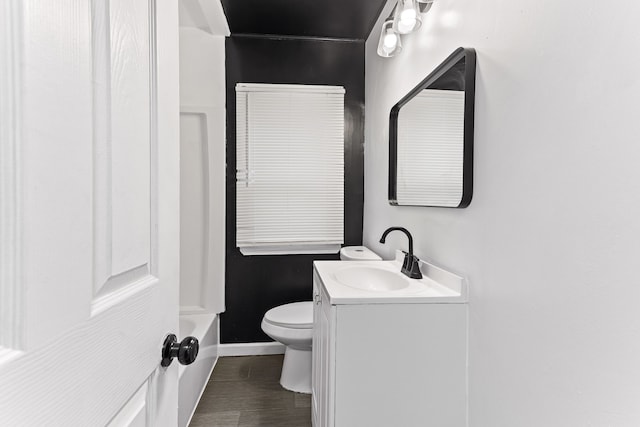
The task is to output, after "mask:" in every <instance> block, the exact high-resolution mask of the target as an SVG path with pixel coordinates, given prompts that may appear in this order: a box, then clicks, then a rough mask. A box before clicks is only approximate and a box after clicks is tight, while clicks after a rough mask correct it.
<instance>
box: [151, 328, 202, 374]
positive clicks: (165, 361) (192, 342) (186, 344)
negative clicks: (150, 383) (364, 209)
mask: <svg viewBox="0 0 640 427" xmlns="http://www.w3.org/2000/svg"><path fill="white" fill-rule="evenodd" d="M199 349H200V343H199V342H198V339H197V338H195V337H186V338H185V339H183V340H182V341H180V342H178V338H177V337H176V336H175V335H174V334H169V335H167V338H165V339H164V344H163V345H162V362H160V365H162V366H163V367H165V368H166V367H167V366H169V365H171V362H173V358H174V357H177V358H178V362H180V364H182V365H190V364H192V363H193V362H194V361H195V360H196V357H198V350H199Z"/></svg>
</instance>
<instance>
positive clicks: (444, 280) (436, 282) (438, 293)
mask: <svg viewBox="0 0 640 427" xmlns="http://www.w3.org/2000/svg"><path fill="white" fill-rule="evenodd" d="M372 265H375V267H376V268H380V269H384V270H388V271H393V272H397V273H398V275H399V276H400V277H401V278H402V280H406V281H407V285H408V286H407V287H406V288H403V289H399V290H391V291H386V290H385V291H369V290H363V289H357V288H353V287H350V286H347V285H345V284H343V283H341V282H339V281H338V279H337V278H336V273H338V272H339V271H341V270H344V269H346V268H351V267H358V266H372ZM401 267H402V262H401V258H400V257H398V258H396V259H395V260H393V261H314V263H313V268H314V271H315V272H316V273H317V275H318V277H319V278H320V281H321V282H322V285H323V286H324V289H325V291H326V293H327V295H328V297H329V302H330V303H331V304H400V303H402V304H425V303H431V304H445V303H448V304H451V303H457V304H463V303H466V302H467V286H466V281H465V280H464V278H462V277H461V276H458V275H456V274H454V273H450V272H448V271H445V270H443V269H441V268H439V267H436V266H434V265H432V264H430V263H427V262H424V261H422V260H421V261H420V269H421V270H422V275H423V278H422V279H410V278H409V277H406V276H405V275H403V274H402V273H400V269H401Z"/></svg>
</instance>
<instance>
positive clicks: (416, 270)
mask: <svg viewBox="0 0 640 427" xmlns="http://www.w3.org/2000/svg"><path fill="white" fill-rule="evenodd" d="M395 230H398V231H402V232H403V233H404V234H406V235H407V237H408V238H409V253H407V252H404V251H402V252H404V262H403V263H402V269H401V270H400V272H401V273H402V274H404V275H405V276H407V277H410V278H412V279H422V272H421V271H420V260H419V259H418V257H416V256H415V255H414V254H413V237H411V233H409V230H407V229H406V228H404V227H389V228H387V229H386V230H385V231H384V233H382V237H381V238H380V243H384V242H385V239H386V238H387V235H388V234H389V233H391V232H392V231H395Z"/></svg>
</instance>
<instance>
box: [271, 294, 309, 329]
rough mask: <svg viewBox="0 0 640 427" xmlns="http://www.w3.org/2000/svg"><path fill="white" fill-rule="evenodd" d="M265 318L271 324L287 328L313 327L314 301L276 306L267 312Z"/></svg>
mask: <svg viewBox="0 0 640 427" xmlns="http://www.w3.org/2000/svg"><path fill="white" fill-rule="evenodd" d="M264 319H265V320H266V321H267V322H269V323H271V324H274V325H277V326H283V327H285V328H292V329H308V328H312V327H313V303H312V302H311V301H304V302H294V303H291V304H285V305H281V306H278V307H274V308H272V309H271V310H269V311H267V312H266V314H265V315H264Z"/></svg>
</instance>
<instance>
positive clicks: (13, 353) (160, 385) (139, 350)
mask: <svg viewBox="0 0 640 427" xmlns="http://www.w3.org/2000/svg"><path fill="white" fill-rule="evenodd" d="M177 20H178V10H177V0H55V1H50V0H2V1H0V142H1V144H0V424H1V425H3V426H23V425H26V426H49V425H53V426H83V427H87V426H103V425H109V424H111V425H136V426H138V425H147V426H164V425H166V426H173V425H175V424H176V420H177V362H174V363H173V364H172V365H171V366H169V368H162V367H160V366H159V363H160V359H161V357H160V355H161V347H162V343H163V340H164V338H165V336H166V335H167V334H168V333H171V332H176V331H177V327H178V325H177V323H178V276H179V246H180V245H179V234H178V232H179V143H178V141H179V131H178V103H179V100H178V54H177V53H178V46H177V43H178V22H177Z"/></svg>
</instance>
